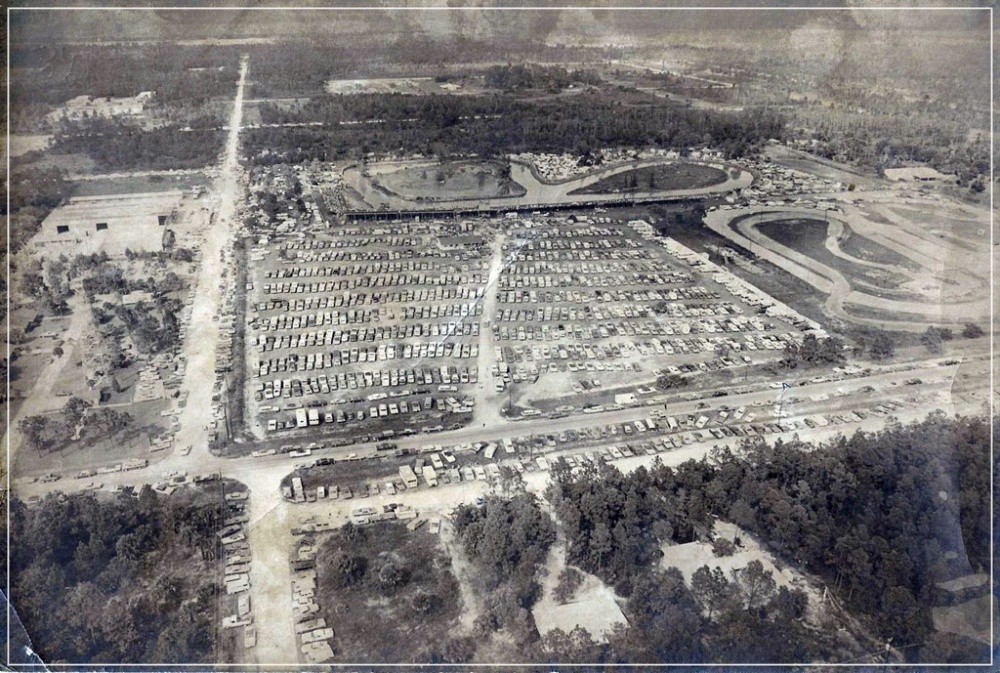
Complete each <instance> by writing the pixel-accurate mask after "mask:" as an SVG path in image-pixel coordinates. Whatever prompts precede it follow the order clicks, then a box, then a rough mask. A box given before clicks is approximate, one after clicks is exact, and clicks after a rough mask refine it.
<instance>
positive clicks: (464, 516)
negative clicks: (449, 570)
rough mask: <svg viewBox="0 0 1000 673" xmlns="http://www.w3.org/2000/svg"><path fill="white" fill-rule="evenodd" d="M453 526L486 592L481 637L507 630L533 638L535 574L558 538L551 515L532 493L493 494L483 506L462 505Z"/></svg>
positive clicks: (522, 640)
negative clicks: (500, 495)
mask: <svg viewBox="0 0 1000 673" xmlns="http://www.w3.org/2000/svg"><path fill="white" fill-rule="evenodd" d="M453 522H454V525H455V531H456V532H457V534H458V538H459V540H460V541H461V543H462V547H463V549H464V551H465V554H466V555H467V556H468V558H469V560H470V561H471V562H472V564H473V565H474V566H475V568H476V571H477V574H478V578H479V581H480V582H481V583H482V586H483V588H484V589H486V591H487V594H486V595H485V596H484V602H485V606H484V611H483V613H482V614H480V615H479V617H477V619H476V631H477V634H478V635H479V636H480V639H488V638H490V637H491V636H492V635H493V634H495V633H496V632H497V631H500V630H504V631H505V632H506V633H508V634H509V635H510V636H511V637H512V638H513V640H514V642H515V643H516V644H517V646H518V647H526V646H528V645H529V644H530V643H532V642H534V640H535V634H536V631H535V625H534V620H533V619H532V617H531V612H530V610H531V607H532V606H533V605H534V604H535V602H536V601H537V600H538V599H539V597H540V596H541V586H540V585H539V584H538V581H537V580H536V574H537V572H538V568H539V566H541V565H542V564H544V563H545V559H546V556H547V555H548V550H549V547H551V546H552V543H553V542H555V539H556V531H555V525H554V524H553V522H552V519H550V518H549V516H548V515H547V514H545V513H544V512H543V511H542V510H541V508H540V507H539V506H538V501H537V500H536V499H535V497H534V496H533V495H529V494H526V493H518V494H516V495H513V496H512V497H510V498H500V497H490V498H487V499H486V502H485V503H484V504H483V506H481V507H474V506H472V505H463V506H461V507H459V508H458V511H457V512H456V513H455V516H454V518H453Z"/></svg>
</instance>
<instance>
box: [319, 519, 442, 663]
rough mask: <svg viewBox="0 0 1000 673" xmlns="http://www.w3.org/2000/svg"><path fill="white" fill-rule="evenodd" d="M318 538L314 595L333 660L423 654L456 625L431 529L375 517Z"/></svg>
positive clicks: (398, 659) (388, 659) (418, 657)
mask: <svg viewBox="0 0 1000 673" xmlns="http://www.w3.org/2000/svg"><path fill="white" fill-rule="evenodd" d="M319 544H320V549H319V553H318V555H317V559H318V563H317V578H316V581H317V602H318V604H319V606H320V613H319V615H320V616H322V617H323V618H324V619H326V623H327V626H328V627H332V628H333V629H334V633H335V636H334V651H335V657H336V660H337V661H343V662H364V663H403V662H414V663H417V662H427V661H430V660H431V656H432V652H433V651H435V650H437V651H440V649H439V648H440V647H441V646H442V645H443V643H444V641H446V640H447V638H448V636H449V634H450V633H451V632H452V630H454V629H457V628H458V623H459V613H460V612H461V601H460V597H459V587H458V582H457V581H456V580H455V576H454V575H452V572H451V562H450V560H449V559H448V557H447V555H446V554H445V553H444V551H443V549H442V547H441V543H440V541H439V538H438V536H437V535H434V534H432V533H429V532H427V530H426V529H425V528H424V529H418V530H413V531H410V530H407V527H406V526H405V525H403V524H400V523H380V524H375V525H373V526H368V527H363V528H356V529H354V530H353V531H352V532H351V533H349V534H348V533H346V532H345V530H340V531H337V532H335V533H332V534H330V535H329V536H328V537H327V539H325V540H323V541H322V542H321V543H319ZM344 559H349V562H346V561H344ZM341 563H349V570H348V571H344V569H343V567H342V566H341ZM376 624H377V628H374V627H375V625H376Z"/></svg>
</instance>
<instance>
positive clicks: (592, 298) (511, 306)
mask: <svg viewBox="0 0 1000 673" xmlns="http://www.w3.org/2000/svg"><path fill="white" fill-rule="evenodd" d="M503 249H504V253H505V255H506V256H507V259H508V260H509V263H508V264H507V265H506V266H505V267H504V270H503V273H502V275H501V276H500V279H499V283H498V295H499V296H498V310H497V314H496V316H495V322H494V324H493V326H492V329H493V333H494V337H495V339H496V343H497V344H498V345H497V349H496V353H495V357H496V364H495V366H494V370H493V374H494V376H495V377H496V382H495V387H496V390H498V391H501V390H505V389H507V388H508V386H513V389H512V390H511V391H510V394H509V397H510V402H511V403H512V405H513V407H515V408H514V409H512V411H511V414H512V415H514V416H516V415H517V414H518V413H521V414H523V413H525V411H527V412H528V413H529V414H530V413H531V410H532V409H534V410H541V411H545V410H551V409H552V408H555V407H559V406H566V405H567V404H569V405H572V406H577V407H586V406H588V405H591V406H593V405H599V404H603V403H605V402H610V401H612V400H613V398H614V396H615V395H622V394H624V395H628V394H630V393H635V392H636V391H641V390H643V389H648V388H649V386H651V385H653V384H654V383H655V382H656V380H657V377H658V376H659V375H661V374H667V373H669V374H674V375H677V376H683V377H685V378H686V379H687V381H688V384H689V385H699V384H700V383H705V382H707V381H708V377H707V376H706V375H708V374H711V373H713V372H721V371H724V370H729V371H730V372H735V371H737V370H739V369H740V368H741V367H747V366H750V365H753V364H757V363H760V362H765V361H767V360H773V359H777V358H778V357H780V355H781V353H782V352H783V350H784V348H785V345H786V344H787V343H789V342H796V341H799V340H801V338H802V335H803V333H804V332H805V331H806V330H809V329H815V328H816V327H818V326H815V325H811V324H809V322H808V321H806V320H805V319H803V318H801V316H796V315H794V313H793V312H791V311H786V312H773V311H769V312H765V308H766V307H765V303H766V304H767V305H772V304H774V302H773V300H770V298H766V299H767V300H768V301H767V302H762V301H757V300H756V299H757V298H756V297H754V296H751V295H750V293H748V292H744V291H743V290H744V288H743V286H742V285H740V284H738V283H736V282H733V281H734V280H735V277H734V276H732V275H731V274H729V273H728V272H726V271H725V270H723V269H720V268H718V267H715V265H712V264H709V263H708V262H707V260H706V259H703V258H702V257H700V256H697V255H695V254H694V253H690V251H686V249H683V248H682V246H679V245H676V244H674V243H673V242H672V241H669V240H668V239H663V238H659V237H656V236H654V235H653V234H652V232H651V229H650V227H649V225H648V224H647V223H645V222H639V221H637V222H634V223H622V222H618V221H613V220H611V218H609V217H605V216H602V215H600V214H596V213H595V214H594V215H592V216H588V217H583V216H574V217H569V218H565V217H559V218H541V217H539V218H530V219H525V220H523V221H518V222H517V224H515V225H513V226H512V227H511V228H510V230H509V231H508V232H507V233H506V239H505V242H504V245H503Z"/></svg>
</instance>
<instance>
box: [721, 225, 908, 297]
mask: <svg viewBox="0 0 1000 673" xmlns="http://www.w3.org/2000/svg"><path fill="white" fill-rule="evenodd" d="M736 222H737V220H733V222H732V223H731V225H733V226H735V224H736ZM756 228H757V230H758V231H759V232H761V233H762V234H764V235H765V236H767V237H768V238H771V239H774V240H775V241H777V242H778V243H781V244H782V245H785V246H787V247H789V248H791V249H792V250H795V251H796V252H799V253H802V254H803V255H806V256H808V257H811V258H813V259H815V260H816V261H817V262H820V263H821V264H824V265H826V266H828V267H830V268H831V269H835V270H837V271H839V272H840V273H842V274H844V276H845V277H846V278H847V280H848V282H850V281H852V280H858V279H861V280H864V282H866V283H868V284H869V285H874V286H875V287H880V288H883V287H884V288H898V287H899V286H900V285H902V284H903V283H905V282H906V281H907V280H908V279H907V278H906V277H904V276H902V275H900V274H897V273H893V272H891V271H886V270H884V269H876V268H873V267H868V266H865V265H864V264H859V263H855V262H850V261H848V260H846V259H844V258H842V257H837V256H836V255H834V254H833V253H831V252H830V251H829V250H827V249H826V246H825V242H826V236H827V233H826V230H827V226H826V223H825V222H823V221H822V220H810V219H804V218H790V219H787V220H772V221H770V222H764V223H762V224H759V225H757V227H756Z"/></svg>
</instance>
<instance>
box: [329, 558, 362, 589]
mask: <svg viewBox="0 0 1000 673" xmlns="http://www.w3.org/2000/svg"><path fill="white" fill-rule="evenodd" d="M363 561H364V560H363V559H360V558H357V557H355V556H351V555H350V554H347V553H344V552H342V551H341V552H338V553H337V554H336V555H335V556H334V557H333V559H332V560H331V562H330V576H331V577H332V578H333V582H334V585H335V586H336V587H338V588H341V589H343V588H345V587H350V586H354V585H355V584H357V583H358V582H360V581H361V580H362V578H363V577H364V576H365V567H364V562H363Z"/></svg>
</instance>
